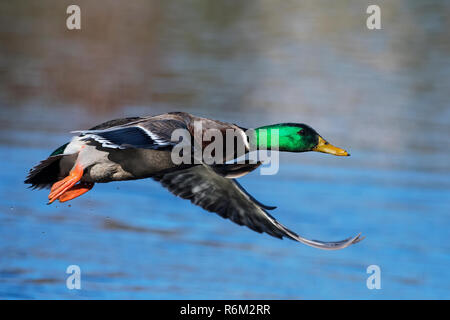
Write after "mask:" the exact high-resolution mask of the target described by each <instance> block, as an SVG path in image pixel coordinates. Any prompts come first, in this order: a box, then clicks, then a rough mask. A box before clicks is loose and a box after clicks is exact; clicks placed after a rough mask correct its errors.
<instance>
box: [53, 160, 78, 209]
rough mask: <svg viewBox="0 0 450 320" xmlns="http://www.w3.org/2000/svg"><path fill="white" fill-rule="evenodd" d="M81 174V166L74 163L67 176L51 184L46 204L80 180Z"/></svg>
mask: <svg viewBox="0 0 450 320" xmlns="http://www.w3.org/2000/svg"><path fill="white" fill-rule="evenodd" d="M82 176H83V167H82V166H80V165H79V164H76V165H75V167H74V168H73V169H72V170H71V171H70V173H69V175H68V176H67V177H65V178H64V179H62V180H60V181H58V182H56V183H54V184H53V186H52V189H51V190H50V194H49V195H48V200H49V201H48V204H50V203H52V202H53V201H55V200H56V199H58V198H59V197H60V196H61V195H62V194H63V193H64V192H66V191H67V190H69V189H70V188H72V187H73V186H74V185H75V184H76V183H77V182H78V181H80V179H81V177H82Z"/></svg>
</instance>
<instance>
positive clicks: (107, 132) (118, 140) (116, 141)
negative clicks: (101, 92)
mask: <svg viewBox="0 0 450 320" xmlns="http://www.w3.org/2000/svg"><path fill="white" fill-rule="evenodd" d="M176 129H186V130H187V127H186V124H185V123H184V122H183V121H179V120H174V119H169V120H148V119H146V120H137V121H134V122H131V123H127V124H124V125H119V126H114V127H110V128H105V129H97V130H82V131H73V132H74V133H79V134H80V136H81V137H82V140H86V141H87V140H94V141H97V142H98V143H100V144H101V145H102V146H103V147H105V148H116V149H126V148H145V149H165V148H168V147H172V146H174V145H175V144H176V143H178V142H177V141H171V136H172V132H173V131H174V130H176Z"/></svg>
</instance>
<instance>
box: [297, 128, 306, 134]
mask: <svg viewBox="0 0 450 320" xmlns="http://www.w3.org/2000/svg"><path fill="white" fill-rule="evenodd" d="M297 133H298V134H299V135H301V136H304V135H305V133H306V132H305V129H302V130H300V131H299V132H297Z"/></svg>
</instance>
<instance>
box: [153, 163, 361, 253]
mask: <svg viewBox="0 0 450 320" xmlns="http://www.w3.org/2000/svg"><path fill="white" fill-rule="evenodd" d="M153 178H154V179H155V180H157V181H159V182H160V183H161V184H162V185H163V186H164V187H165V188H167V189H168V190H169V191H170V192H172V193H173V194H175V195H177V196H179V197H181V198H184V199H189V200H190V201H191V202H192V203H193V204H196V205H198V206H200V207H202V208H203V209H205V210H207V211H210V212H215V213H217V214H218V215H220V216H221V217H223V218H226V219H230V220H231V221H233V222H234V223H237V224H239V225H245V226H247V227H248V228H250V229H252V230H254V231H256V232H259V233H261V232H265V233H267V234H269V235H271V236H273V237H276V238H280V239H281V238H283V237H286V238H290V239H292V240H295V241H298V242H302V243H304V244H307V245H309V246H312V247H316V248H320V249H326V250H338V249H342V248H345V247H348V246H349V245H351V244H354V243H357V242H359V241H361V239H362V238H360V234H358V235H357V236H356V237H351V238H348V239H345V240H342V241H335V242H325V241H319V240H309V239H305V238H303V237H301V236H299V235H298V234H296V233H295V232H293V231H291V230H289V229H288V228H286V227H285V226H283V225H282V224H281V223H279V222H278V221H277V220H276V219H275V218H274V217H273V216H271V215H270V214H269V213H268V212H267V211H266V210H264V208H263V207H262V205H261V204H260V203H258V202H257V201H256V200H255V199H254V198H253V197H252V196H251V195H250V194H248V193H247V192H246V191H245V190H244V188H242V186H240V185H239V184H238V183H237V181H235V180H234V179H227V178H224V177H223V176H220V175H218V174H216V173H215V172H214V171H213V170H212V169H211V168H209V167H208V166H205V165H198V166H195V167H191V168H188V169H183V170H177V171H173V172H169V173H165V174H160V175H156V176H154V177H153Z"/></svg>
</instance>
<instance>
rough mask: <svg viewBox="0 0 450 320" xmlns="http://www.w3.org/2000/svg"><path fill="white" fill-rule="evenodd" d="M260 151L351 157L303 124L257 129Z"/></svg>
mask: <svg viewBox="0 0 450 320" xmlns="http://www.w3.org/2000/svg"><path fill="white" fill-rule="evenodd" d="M255 137H256V146H257V148H258V149H278V150H279V151H287V152H307V151H317V152H324V153H330V154H333V155H336V156H349V155H350V154H349V153H348V152H347V151H345V150H344V149H341V148H338V147H335V146H333V145H331V144H330V143H328V141H326V140H325V139H323V138H322V137H321V136H320V135H319V134H318V133H317V132H316V130H314V129H313V128H311V127H310V126H308V125H306V124H303V123H280V124H274V125H270V126H264V127H259V128H257V129H255Z"/></svg>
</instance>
